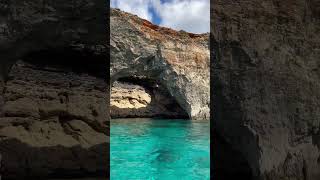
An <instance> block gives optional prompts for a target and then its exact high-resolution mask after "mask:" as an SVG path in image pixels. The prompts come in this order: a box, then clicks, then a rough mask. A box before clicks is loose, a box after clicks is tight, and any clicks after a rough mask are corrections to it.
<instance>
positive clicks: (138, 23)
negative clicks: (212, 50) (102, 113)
mask: <svg viewBox="0 0 320 180" xmlns="http://www.w3.org/2000/svg"><path fill="white" fill-rule="evenodd" d="M110 21H111V24H110V26H111V27H110V29H111V39H110V56H111V62H110V66H111V67H110V68H111V69H110V71H111V72H110V73H111V81H112V82H114V81H116V80H117V79H119V78H127V79H130V78H133V77H136V76H138V77H139V78H140V79H141V80H142V81H148V80H153V81H157V82H158V84H159V86H160V87H161V88H164V89H167V91H168V92H169V94H170V95H171V96H172V97H174V98H175V101H177V102H178V104H179V105H180V107H181V108H182V109H183V110H184V111H185V112H187V113H188V116H189V117H190V118H191V119H209V113H210V107H209V104H210V103H209V102H210V101H209V100H210V87H209V75H210V73H209V34H202V35H196V34H190V33H186V32H183V31H180V32H177V31H174V30H171V29H168V28H163V27H158V26H156V25H153V24H151V23H150V22H148V21H146V20H143V19H140V18H138V17H137V16H135V15H132V14H129V13H125V12H122V11H120V10H118V9H111V16H110Z"/></svg>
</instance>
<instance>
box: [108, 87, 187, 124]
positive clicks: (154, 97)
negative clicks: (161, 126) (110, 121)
mask: <svg viewBox="0 0 320 180" xmlns="http://www.w3.org/2000/svg"><path fill="white" fill-rule="evenodd" d="M143 84H144V83H143ZM145 84H151V85H153V86H152V87H144V86H143V85H137V84H132V82H119V81H116V82H114V83H113V86H112V89H111V98H110V105H111V106H110V113H111V114H110V115H111V117H112V118H130V117H132V118H136V117H144V118H145V117H148V118H160V117H162V118H188V114H187V113H186V112H185V111H184V110H183V109H181V108H180V106H179V105H178V104H177V102H176V101H175V100H174V98H173V97H171V96H170V95H169V94H168V92H166V91H165V90H162V89H160V86H157V85H156V84H154V83H153V82H145Z"/></svg>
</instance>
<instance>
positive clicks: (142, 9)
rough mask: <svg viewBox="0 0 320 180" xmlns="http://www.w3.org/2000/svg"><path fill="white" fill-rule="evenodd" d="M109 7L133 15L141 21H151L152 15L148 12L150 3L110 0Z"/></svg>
mask: <svg viewBox="0 0 320 180" xmlns="http://www.w3.org/2000/svg"><path fill="white" fill-rule="evenodd" d="M110 5H111V7H114V8H119V9H121V10H123V11H126V12H129V13H132V14H135V15H137V16H139V17H141V18H143V19H147V20H149V21H152V14H151V13H150V11H149V8H150V6H151V3H150V1H149V0H111V1H110Z"/></svg>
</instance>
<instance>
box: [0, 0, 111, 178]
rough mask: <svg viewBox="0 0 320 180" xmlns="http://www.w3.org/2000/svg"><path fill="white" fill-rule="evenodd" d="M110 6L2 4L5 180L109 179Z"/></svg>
mask: <svg viewBox="0 0 320 180" xmlns="http://www.w3.org/2000/svg"><path fill="white" fill-rule="evenodd" d="M105 7H107V5H106V4H105V3H104V2H102V1H95V0H79V1H59V0H58V1H42V0H41V1H40V0H30V1H18V0H13V1H1V2H0V12H1V15H0V59H1V64H0V82H1V85H0V154H1V156H2V164H1V169H0V170H1V172H0V174H1V175H2V176H3V178H4V179H43V178H67V177H74V178H76V177H79V178H82V177H94V178H98V177H106V176H107V172H108V171H109V169H108V163H109V159H108V157H109V152H108V151H107V150H108V143H109V142H108V136H109V133H108V124H109V123H108V120H109V114H108V111H106V109H108V107H109V103H108V99H109V97H108V96H109V93H106V91H107V90H108V88H107V87H108V85H107V75H108V68H107V67H108V62H107V60H106V59H107V54H106V50H105V49H106V46H105V44H106V42H107V40H106V35H105V34H106V33H107V32H106V31H105V29H106V28H105V27H106V23H107V22H106V20H105V12H106V9H105Z"/></svg>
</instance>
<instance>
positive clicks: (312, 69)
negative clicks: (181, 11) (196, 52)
mask: <svg viewBox="0 0 320 180" xmlns="http://www.w3.org/2000/svg"><path fill="white" fill-rule="evenodd" d="M319 12H320V4H319V2H318V1H313V0H312V1H306V0H293V1H262V0H254V1H234V0H227V1H225V0H217V1H215V2H214V5H213V6H211V17H212V24H211V30H212V42H213V43H212V47H213V48H212V54H215V56H214V57H212V58H213V59H212V63H213V64H212V73H211V75H212V76H211V84H212V87H211V88H212V96H213V101H212V103H213V107H212V114H213V123H212V127H213V128H214V133H215V137H217V141H216V142H215V144H214V147H215V148H217V150H216V151H214V153H215V154H214V157H215V158H216V159H219V160H217V161H216V162H215V163H214V165H213V168H215V170H216V171H215V172H216V174H214V175H215V176H216V177H217V179H219V178H222V177H225V178H226V177H228V175H231V178H232V177H238V178H239V177H241V176H242V177H247V179H249V178H252V179H268V180H278V179H291V180H317V179H320V151H319V149H320V130H319V126H320V102H319V98H320V76H319V75H320V64H319V63H320V61H319V58H320V51H319V49H320V37H319V32H320V14H319ZM218 140H219V141H218ZM223 148H225V150H222V149H223ZM232 155H233V156H236V157H237V158H230V157H231V156H232ZM222 156H223V157H222ZM230 164H233V165H234V167H233V169H231V168H230ZM228 166H229V167H228ZM223 172H224V173H223ZM231 178H230V179H231ZM222 179H223V178H222Z"/></svg>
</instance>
